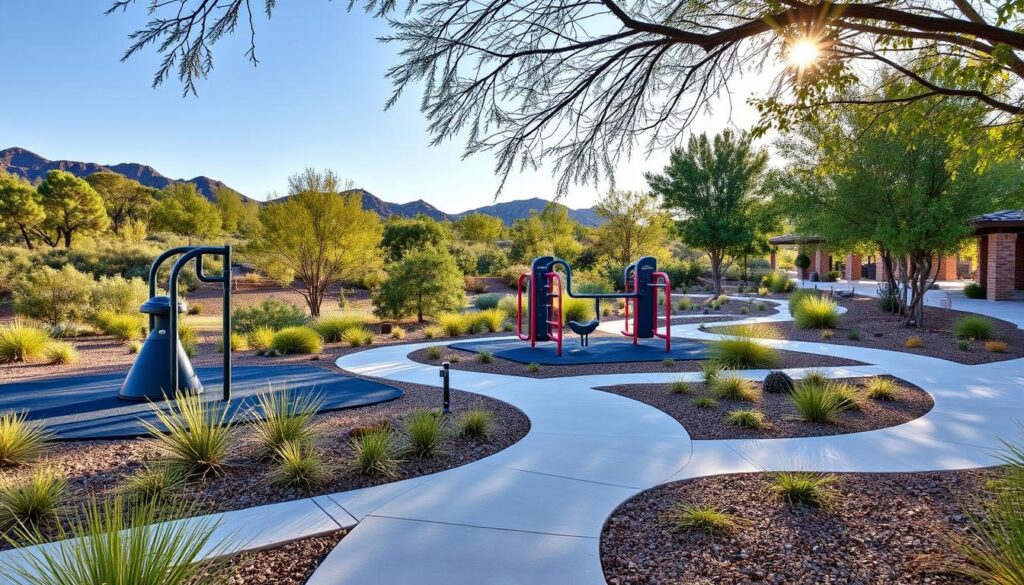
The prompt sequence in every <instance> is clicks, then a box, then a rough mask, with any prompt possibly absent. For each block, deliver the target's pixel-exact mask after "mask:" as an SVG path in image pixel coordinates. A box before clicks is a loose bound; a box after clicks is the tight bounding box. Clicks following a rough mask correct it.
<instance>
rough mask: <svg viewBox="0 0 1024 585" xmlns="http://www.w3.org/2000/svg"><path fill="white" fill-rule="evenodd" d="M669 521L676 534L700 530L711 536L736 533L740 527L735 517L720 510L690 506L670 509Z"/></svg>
mask: <svg viewBox="0 0 1024 585" xmlns="http://www.w3.org/2000/svg"><path fill="white" fill-rule="evenodd" d="M667 520H668V522H669V525H670V526H671V528H672V530H674V531H676V532H690V531H693V530H698V531H700V532H703V533H705V534H707V535H709V536H711V535H714V534H719V533H728V532H734V531H735V530H736V529H738V528H739V526H740V524H739V522H738V521H737V519H736V517H735V516H733V515H732V514H729V513H728V512H725V511H723V510H721V509H719V508H715V507H713V506H693V505H689V504H675V505H673V506H672V507H671V508H669V511H668V513H667Z"/></svg>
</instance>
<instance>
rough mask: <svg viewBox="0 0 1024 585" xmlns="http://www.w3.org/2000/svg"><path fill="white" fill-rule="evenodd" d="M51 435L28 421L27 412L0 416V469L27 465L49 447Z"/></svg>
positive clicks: (41, 427)
mask: <svg viewBox="0 0 1024 585" xmlns="http://www.w3.org/2000/svg"><path fill="white" fill-rule="evenodd" d="M52 440H53V434H52V433H50V432H49V431H47V430H46V429H45V428H44V427H43V426H42V425H39V424H37V423H35V422H31V421H29V420H28V413H27V412H5V413H3V414H0V467H9V466H12V465H21V464H23V463H28V462H29V461H32V460H34V459H36V458H37V457H39V456H40V455H42V454H43V453H45V452H46V450H47V449H48V448H49V446H50V442H51V441H52Z"/></svg>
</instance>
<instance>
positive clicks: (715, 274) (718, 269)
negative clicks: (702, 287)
mask: <svg viewBox="0 0 1024 585" xmlns="http://www.w3.org/2000/svg"><path fill="white" fill-rule="evenodd" d="M708 257H709V258H710V259H711V284H712V286H713V287H714V293H715V296H716V297H718V296H721V295H722V254H721V253H720V252H718V251H716V250H712V251H709V252H708Z"/></svg>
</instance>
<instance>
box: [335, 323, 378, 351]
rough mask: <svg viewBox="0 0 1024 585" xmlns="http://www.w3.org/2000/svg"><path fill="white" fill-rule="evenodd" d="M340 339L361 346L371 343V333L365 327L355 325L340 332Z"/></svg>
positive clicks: (351, 344) (353, 345) (354, 345)
mask: <svg viewBox="0 0 1024 585" xmlns="http://www.w3.org/2000/svg"><path fill="white" fill-rule="evenodd" d="M341 339H342V341H344V342H345V343H347V344H349V345H350V346H352V347H361V346H364V345H370V344H372V343H373V333H371V332H370V330H369V329H367V328H365V327H355V328H352V329H348V330H346V331H345V332H344V333H342V335H341Z"/></svg>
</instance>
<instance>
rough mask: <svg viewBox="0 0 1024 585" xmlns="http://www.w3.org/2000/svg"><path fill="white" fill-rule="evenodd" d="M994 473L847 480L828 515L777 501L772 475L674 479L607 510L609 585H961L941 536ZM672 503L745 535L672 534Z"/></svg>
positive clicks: (959, 525)
mask: <svg viewBox="0 0 1024 585" xmlns="http://www.w3.org/2000/svg"><path fill="white" fill-rule="evenodd" d="M996 473H997V472H996V471H994V470H971V471H956V472H932V473H898V474H896V473H894V474H840V475H838V476H837V478H838V479H837V481H836V483H835V484H833V486H832V487H833V488H834V494H833V495H832V496H831V497H830V498H829V499H828V501H827V504H826V506H825V507H824V508H822V509H814V508H808V507H800V506H790V505H788V504H786V503H784V502H782V501H781V499H780V498H779V497H778V496H777V495H775V494H774V493H772V491H771V476H770V475H769V474H741V475H726V476H716V477H704V478H699V479H695V480H689V481H684V482H678V483H674V484H670V485H666V486H661V487H658V488H655V489H652V490H649V491H646V492H644V493H642V494H640V495H638V496H637V497H635V498H633V499H632V500H629V501H628V502H626V503H625V504H623V505H622V506H621V507H620V508H619V509H618V510H617V511H616V512H615V513H614V514H613V515H612V517H611V518H610V519H609V521H608V523H607V524H606V525H605V529H604V532H603V534H602V536H601V562H602V564H603V566H604V573H605V578H606V579H607V580H608V583H609V584H610V585H640V584H643V585H649V584H654V583H658V584H668V583H707V584H710V583H715V584H720V583H726V584H732V583H773V584H782V583H787V584H788V583H807V584H811V583H815V584H817V583H835V584H839V583H851V584H853V583H856V584H863V583H932V584H947V583H964V582H966V581H964V580H963V579H962V578H960V577H957V576H955V575H949V574H944V573H939V572H936V571H937V570H938V563H939V562H940V561H941V560H949V559H950V556H951V555H950V549H949V546H948V542H947V541H946V540H945V538H946V535H948V534H951V533H955V532H957V531H962V530H964V529H965V527H966V526H967V524H968V518H967V516H966V515H965V513H964V510H963V508H962V507H961V506H962V504H963V500H964V498H967V497H968V496H969V495H970V494H978V493H980V492H981V491H982V490H983V489H984V483H985V481H987V480H989V479H991V478H993V477H994V476H995V474H996ZM676 504H685V505H701V506H715V507H718V508H720V509H722V510H724V511H726V512H728V513H729V514H732V515H734V516H735V517H736V518H738V521H739V522H740V526H739V529H737V530H735V531H733V532H731V533H725V534H717V535H714V536H708V535H705V534H704V533H702V532H676V531H673V530H672V526H671V524H670V523H669V522H668V521H667V519H666V516H667V514H668V512H669V510H670V509H671V507H672V506H674V505H676ZM975 505H976V504H975Z"/></svg>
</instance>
